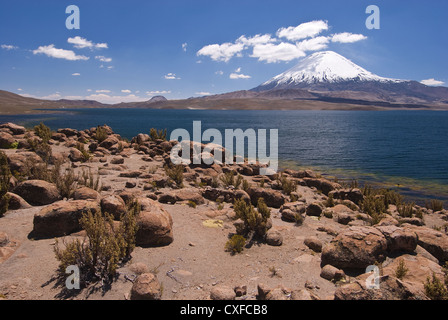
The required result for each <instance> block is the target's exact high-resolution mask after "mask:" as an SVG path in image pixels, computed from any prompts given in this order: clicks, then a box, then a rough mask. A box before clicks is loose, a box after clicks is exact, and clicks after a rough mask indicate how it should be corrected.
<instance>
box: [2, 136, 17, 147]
mask: <svg viewBox="0 0 448 320" xmlns="http://www.w3.org/2000/svg"><path fill="white" fill-rule="evenodd" d="M14 142H16V139H14V137H13V136H12V135H10V134H9V133H7V132H0V149H9V148H11V145H12V144H13V143H14Z"/></svg>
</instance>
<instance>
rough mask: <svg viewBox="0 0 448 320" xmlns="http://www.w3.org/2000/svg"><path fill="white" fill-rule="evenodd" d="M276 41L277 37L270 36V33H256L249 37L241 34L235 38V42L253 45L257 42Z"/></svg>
mask: <svg viewBox="0 0 448 320" xmlns="http://www.w3.org/2000/svg"><path fill="white" fill-rule="evenodd" d="M276 41H277V39H274V38H272V36H271V35H270V34H263V35H262V34H257V35H255V36H253V37H249V38H246V36H244V35H243V36H241V37H239V38H238V39H237V40H236V42H239V43H242V44H244V45H246V46H254V45H257V44H266V43H271V42H276Z"/></svg>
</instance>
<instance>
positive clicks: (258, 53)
mask: <svg viewBox="0 0 448 320" xmlns="http://www.w3.org/2000/svg"><path fill="white" fill-rule="evenodd" d="M304 56H306V54H305V52H303V50H301V49H300V48H299V47H298V46H297V45H294V44H291V43H287V42H281V43H279V44H272V43H269V44H262V45H256V46H254V50H253V52H252V55H251V57H253V58H258V61H265V62H268V63H275V62H280V61H291V60H294V59H297V58H301V57H304Z"/></svg>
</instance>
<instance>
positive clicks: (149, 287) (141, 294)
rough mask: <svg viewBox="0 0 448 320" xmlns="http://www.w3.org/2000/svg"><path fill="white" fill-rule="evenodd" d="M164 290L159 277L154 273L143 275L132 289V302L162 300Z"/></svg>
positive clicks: (136, 280)
mask: <svg viewBox="0 0 448 320" xmlns="http://www.w3.org/2000/svg"><path fill="white" fill-rule="evenodd" d="M161 298H162V289H161V287H160V283H159V281H158V280H157V277H156V276H155V275H154V274H152V273H143V274H141V275H139V276H138V277H137V279H135V281H134V284H133V285H132V289H131V300H160V299H161Z"/></svg>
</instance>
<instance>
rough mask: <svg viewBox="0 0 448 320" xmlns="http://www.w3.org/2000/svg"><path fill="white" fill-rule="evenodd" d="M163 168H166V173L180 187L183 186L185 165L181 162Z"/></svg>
mask: <svg viewBox="0 0 448 320" xmlns="http://www.w3.org/2000/svg"><path fill="white" fill-rule="evenodd" d="M163 168H164V169H165V173H166V175H167V176H168V178H170V181H171V182H174V183H175V184H176V186H177V187H178V188H183V186H184V166H183V165H181V164H179V165H176V166H172V167H170V166H169V165H165V166H164V167H163Z"/></svg>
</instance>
